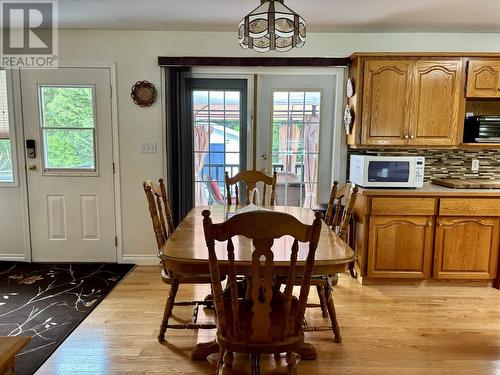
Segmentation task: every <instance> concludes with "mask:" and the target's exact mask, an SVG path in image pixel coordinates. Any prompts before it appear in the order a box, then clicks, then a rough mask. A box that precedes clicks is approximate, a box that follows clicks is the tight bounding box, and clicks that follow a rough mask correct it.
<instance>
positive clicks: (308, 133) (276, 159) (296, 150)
mask: <svg viewBox="0 0 500 375" xmlns="http://www.w3.org/2000/svg"><path fill="white" fill-rule="evenodd" d="M320 104H321V92H320V91H274V92H273V105H272V137H273V139H272V167H273V171H276V172H277V186H276V204H277V205H289V206H301V207H302V206H303V207H311V206H312V205H314V203H315V202H316V195H317V185H318V154H319V132H320Z"/></svg>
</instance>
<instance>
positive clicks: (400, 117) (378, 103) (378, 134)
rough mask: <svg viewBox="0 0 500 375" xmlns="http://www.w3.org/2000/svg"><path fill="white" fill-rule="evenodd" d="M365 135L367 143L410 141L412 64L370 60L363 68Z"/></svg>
mask: <svg viewBox="0 0 500 375" xmlns="http://www.w3.org/2000/svg"><path fill="white" fill-rule="evenodd" d="M364 77H365V79H364V91H363V117H362V124H363V125H362V137H363V143H364V144H367V145H404V144H407V143H408V131H407V129H408V126H409V116H408V115H409V108H410V87H411V63H410V61H401V60H368V61H366V64H365V70H364Z"/></svg>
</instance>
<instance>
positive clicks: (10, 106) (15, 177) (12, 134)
mask: <svg viewBox="0 0 500 375" xmlns="http://www.w3.org/2000/svg"><path fill="white" fill-rule="evenodd" d="M2 70H5V74H6V75H5V84H6V88H7V112H8V116H9V138H8V139H9V142H10V154H11V163H12V181H0V188H2V187H6V188H9V187H13V188H17V187H19V173H18V155H17V137H16V129H15V128H16V126H15V124H16V121H15V118H14V101H13V98H14V96H13V94H14V93H13V87H14V86H13V82H12V80H13V78H12V71H11V70H9V69H2Z"/></svg>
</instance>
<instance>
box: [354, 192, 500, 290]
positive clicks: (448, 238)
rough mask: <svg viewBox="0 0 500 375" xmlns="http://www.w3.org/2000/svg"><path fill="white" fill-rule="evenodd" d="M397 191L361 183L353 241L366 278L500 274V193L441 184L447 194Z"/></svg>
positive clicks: (457, 277) (467, 277) (483, 277)
mask: <svg viewBox="0 0 500 375" xmlns="http://www.w3.org/2000/svg"><path fill="white" fill-rule="evenodd" d="M427 189H430V188H427ZM393 191H394V190H390V189H387V190H384V189H364V188H360V190H359V193H358V199H357V200H356V205H355V207H354V221H355V225H354V233H353V235H354V241H353V243H354V245H355V248H356V251H357V252H358V254H359V255H358V260H357V269H358V272H359V275H360V276H361V277H362V282H363V283H364V282H365V280H366V282H368V281H369V280H370V279H395V280H396V279H430V278H433V279H436V280H464V281H465V280H471V281H477V280H494V279H495V276H496V275H497V273H498V272H500V271H498V270H499V269H500V267H499V263H500V192H498V193H496V192H495V193H493V192H489V195H487V196H484V195H482V191H480V190H478V193H477V194H474V195H472V194H471V193H470V192H469V193H468V195H465V194H464V195H463V196H462V195H459V192H455V191H453V190H452V191H450V194H449V195H444V194H443V193H441V192H442V189H439V193H441V194H443V195H444V196H443V195H440V194H436V195H434V196H433V195H431V194H429V192H427V194H425V195H420V194H419V193H418V192H417V191H406V190H398V191H397V192H398V194H393ZM384 193H385V194H384ZM497 194H498V195H497ZM499 280H500V278H499ZM497 283H498V284H499V286H500V281H498V282H497Z"/></svg>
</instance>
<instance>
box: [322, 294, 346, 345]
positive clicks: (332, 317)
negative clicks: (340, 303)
mask: <svg viewBox="0 0 500 375" xmlns="http://www.w3.org/2000/svg"><path fill="white" fill-rule="evenodd" d="M326 304H327V307H328V315H330V321H331V322H332V330H333V334H334V335H335V342H337V343H339V342H342V337H341V336H340V327H339V323H338V322H337V314H336V312H335V305H334V303H333V297H332V293H330V294H329V296H328V299H327V301H326Z"/></svg>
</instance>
